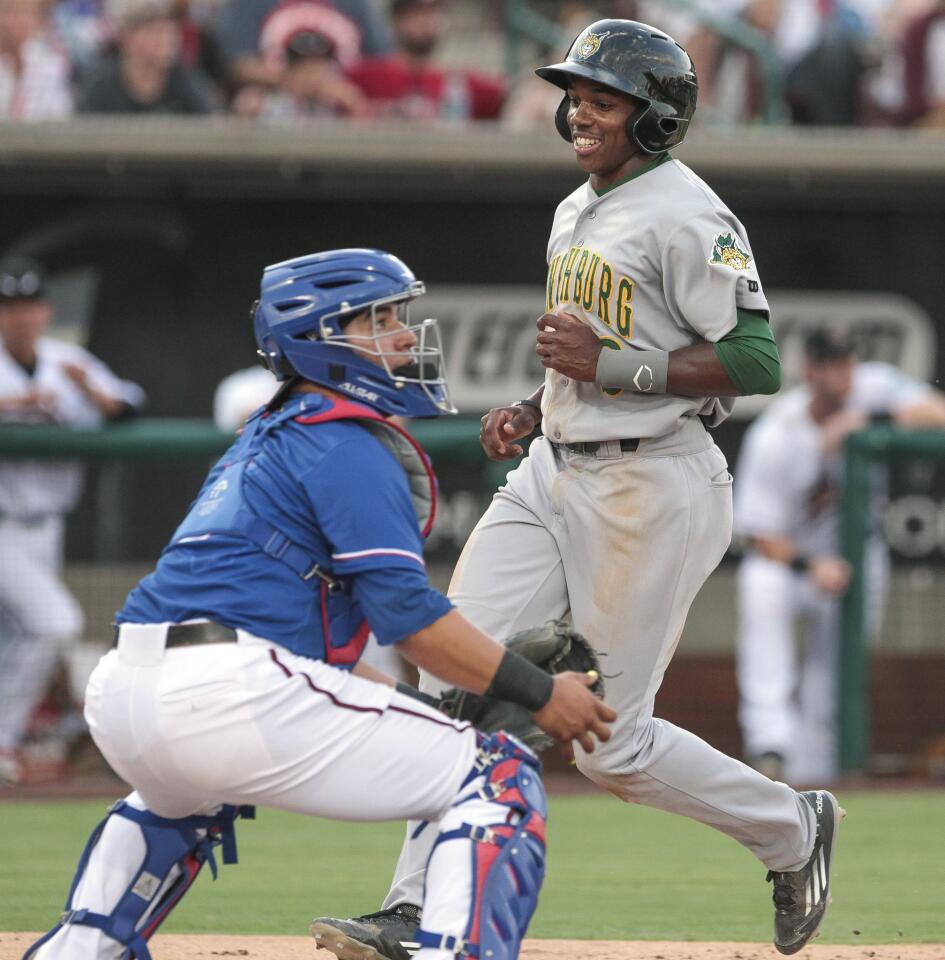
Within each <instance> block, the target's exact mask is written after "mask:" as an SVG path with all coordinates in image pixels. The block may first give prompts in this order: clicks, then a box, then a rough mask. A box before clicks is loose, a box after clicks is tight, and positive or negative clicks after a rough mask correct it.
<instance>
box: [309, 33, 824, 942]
mask: <svg viewBox="0 0 945 960" xmlns="http://www.w3.org/2000/svg"><path fill="white" fill-rule="evenodd" d="M538 73H539V75H540V76H542V77H544V78H545V79H547V80H549V81H551V82H552V83H555V84H557V85H558V86H560V87H562V88H563V89H564V90H565V96H564V99H563V100H562V103H561V105H560V107H559V109H558V113H557V115H556V126H557V128H558V130H559V132H560V133H561V135H562V136H563V137H564V138H565V139H567V140H569V141H571V142H572V143H573V145H574V150H575V153H576V156H577V159H578V162H579V164H580V165H581V167H582V168H583V169H584V170H585V171H586V172H587V173H589V174H590V179H589V181H588V183H586V184H584V185H583V186H581V187H579V188H578V189H577V190H576V191H574V193H572V194H571V196H569V197H568V198H566V199H565V200H564V202H563V203H562V204H561V205H560V206H559V207H558V210H557V213H556V215H555V219H554V225H553V226H552V230H551V237H550V240H549V244H548V280H547V302H546V309H547V311H548V312H547V313H545V314H544V315H543V316H542V317H541V318H539V320H538V328H539V332H538V336H537V352H538V355H539V357H540V358H541V360H542V363H543V364H544V365H545V366H546V367H547V368H548V372H547V375H546V378H545V383H544V385H543V387H542V388H541V390H540V391H538V392H536V394H535V395H534V396H533V397H531V398H529V399H528V400H527V401H524V405H523V404H518V405H513V406H510V407H503V408H500V409H497V410H492V411H490V412H489V413H488V414H487V415H486V416H485V417H483V424H482V432H481V439H482V443H483V446H484V448H485V450H486V452H487V453H488V454H489V455H490V456H491V457H493V458H494V459H509V458H511V457H514V456H517V455H518V454H519V453H521V448H520V446H519V445H518V444H517V443H515V441H516V440H518V439H521V438H522V437H524V436H526V435H527V434H528V433H530V432H531V431H532V430H533V429H534V428H535V427H536V426H537V424H538V423H539V421H540V422H541V423H542V432H543V434H544V436H542V437H539V438H538V439H536V440H535V441H534V443H533V444H532V445H531V448H530V450H529V455H528V457H527V458H526V459H525V460H524V461H523V462H522V463H521V465H520V466H519V467H518V468H517V469H515V470H513V471H512V472H511V473H509V475H508V479H507V483H506V485H505V486H504V487H502V488H501V489H500V490H499V492H498V493H497V494H496V496H495V498H494V499H493V501H492V505H491V506H490V508H489V509H488V511H487V512H486V514H485V515H484V516H483V518H482V519H481V521H480V522H479V524H478V525H477V526H476V528H475V530H474V531H473V532H472V534H471V536H470V538H469V541H468V543H467V544H466V547H465V549H464V550H463V553H462V555H461V557H460V559H459V562H458V565H457V567H456V571H455V573H454V577H453V581H452V583H451V585H450V590H449V595H450V598H451V599H452V600H453V601H454V602H455V603H456V605H457V607H458V608H459V609H460V610H462V611H463V613H464V614H465V615H466V616H467V617H469V618H470V619H471V620H472V621H473V622H474V623H476V624H477V625H479V626H480V627H482V628H483V629H484V630H486V631H488V632H490V633H492V634H493V635H494V636H499V637H506V636H508V635H510V634H511V633H513V632H515V631H517V630H519V629H522V628H526V627H531V626H534V625H536V624H538V623H541V622H542V621H545V620H547V619H549V618H557V617H561V616H562V615H564V614H566V613H567V612H568V611H570V613H571V616H572V619H573V622H574V626H575V628H576V629H577V630H578V631H580V632H581V633H583V634H584V635H585V636H586V637H587V638H588V639H589V640H590V641H591V643H592V644H593V645H594V647H595V648H596V649H597V650H598V652H599V653H600V655H601V662H602V666H603V670H604V671H605V674H606V676H607V678H608V679H607V696H608V701H609V702H610V703H612V705H613V706H614V707H615V708H616V709H617V711H618V719H617V721H616V724H615V726H614V735H613V737H612V739H611V740H610V741H609V742H608V743H607V744H604V745H602V746H601V747H600V748H598V749H597V750H596V751H595V752H594V753H593V754H590V755H588V754H585V753H584V752H583V751H581V750H576V751H575V753H576V759H577V765H578V767H579V769H580V770H581V771H582V772H583V773H584V774H585V775H586V776H587V777H589V778H590V779H591V780H593V781H594V782H596V783H598V784H600V785H601V786H603V787H604V788H605V789H607V790H609V791H610V792H612V793H614V794H615V795H616V796H618V797H620V798H622V799H624V800H627V801H630V802H634V803H645V804H647V805H650V806H655V807H659V808H661V809H663V810H668V811H672V812H674V813H679V814H683V815H685V816H689V817H692V818H694V819H697V820H699V821H701V822H703V823H706V824H709V825H710V826H713V827H715V828H717V829H719V830H722V831H723V832H725V833H727V834H729V835H730V836H732V837H734V838H735V839H736V840H738V841H739V842H741V843H743V844H744V845H745V846H747V847H748V848H749V849H750V850H751V851H752V852H753V853H754V854H755V855H756V856H757V857H758V858H759V859H760V860H761V861H762V862H763V863H765V864H766V865H767V866H768V867H769V869H770V871H771V873H770V874H769V878H770V879H773V880H774V897H775V905H776V908H777V909H776V919H775V942H776V944H777V946H778V948H779V949H780V950H782V952H784V953H794V952H796V951H797V950H799V949H800V948H801V947H802V946H803V945H804V943H806V942H807V940H808V938H809V937H810V936H812V935H813V933H814V932H815V931H816V929H817V927H818V926H819V924H820V920H821V919H822V917H823V913H824V910H825V909H826V905H827V901H828V885H829V862H830V853H831V847H832V844H833V840H834V834H835V830H836V825H837V822H838V820H839V808H838V806H837V804H836V801H835V799H834V798H833V797H832V796H831V795H830V794H827V793H825V792H823V791H818V792H812V793H809V794H803V795H802V794H798V793H796V792H795V791H794V790H792V789H791V788H790V787H788V786H787V785H785V784H783V783H774V782H772V781H770V780H768V779H767V778H765V777H763V776H761V775H760V774H758V773H757V772H756V771H754V770H752V769H751V768H749V767H748V766H746V765H745V764H743V763H740V762H739V761H737V760H734V759H732V758H730V757H727V756H725V755H724V754H721V753H719V752H718V751H716V750H714V749H713V748H712V747H710V746H709V745H708V744H707V743H705V742H703V741H702V740H700V739H698V738H697V737H695V736H693V735H692V734H691V733H688V732H687V731H685V730H681V729H679V728H678V727H675V726H673V725H672V724H669V723H666V722H665V721H663V720H658V719H656V718H654V716H653V705H654V699H655V697H656V693H657V690H658V689H659V686H660V683H661V681H662V678H663V673H664V671H665V670H666V667H667V666H668V664H669V662H670V659H671V657H672V655H673V652H674V650H675V648H676V644H677V642H678V640H679V637H680V634H681V632H682V629H683V626H684V623H685V620H686V615H687V612H688V610H689V606H690V604H691V603H692V601H693V598H694V597H695V595H696V593H697V592H698V591H699V589H700V588H701V586H702V584H703V583H704V582H705V579H706V578H707V577H708V576H709V574H710V573H711V572H712V570H713V569H714V568H715V566H716V565H717V564H718V562H719V561H720V560H721V558H722V556H723V554H724V553H725V550H726V548H727V547H728V544H729V540H730V536H731V524H732V499H731V487H732V478H731V475H730V474H729V472H728V469H727V465H726V461H725V457H724V456H723V455H722V453H721V452H720V451H719V449H718V448H717V447H716V446H715V444H714V442H713V440H712V437H711V436H710V435H709V433H708V432H707V431H706V427H705V424H706V423H708V424H710V425H711V424H714V423H718V422H719V421H721V420H722V419H724V418H725V416H727V414H728V413H729V412H730V410H731V408H732V404H733V402H734V399H733V398H734V397H735V396H737V395H739V394H741V393H748V392H774V391H775V390H777V388H778V386H779V384H780V373H779V370H780V367H779V359H778V355H777V350H776V347H775V344H774V341H773V338H772V337H771V333H770V329H769V327H768V324H767V314H766V311H767V302H766V300H765V297H764V293H763V291H762V288H761V282H760V280H759V276H758V272H757V270H756V264H755V260H754V255H753V253H752V250H751V247H750V245H749V243H748V239H747V236H746V233H745V230H744V228H743V226H742V225H741V224H740V223H739V222H738V220H737V219H736V218H735V217H734V216H733V215H732V213H731V212H730V211H729V210H728V208H727V207H726V206H725V205H724V204H723V203H722V201H721V200H720V199H719V198H718V197H717V196H716V195H715V194H714V193H713V192H712V191H711V190H710V189H709V187H707V186H706V184H705V183H703V182H702V181H701V180H700V179H699V178H698V177H697V176H695V174H693V173H692V171H691V170H689V169H688V168H687V167H685V166H684V165H683V164H681V163H680V162H679V161H677V160H674V159H672V158H671V157H670V155H669V154H668V153H667V150H668V148H670V147H672V146H674V145H675V144H677V143H679V142H680V141H681V140H682V138H683V136H684V134H685V130H686V126H687V125H688V122H689V119H690V118H691V116H692V112H693V110H694V108H695V99H696V81H695V75H694V72H693V70H692V65H691V62H690V60H689V57H688V55H687V54H686V53H685V51H683V50H682V48H681V47H680V46H679V45H678V44H676V43H675V42H674V41H673V40H672V39H671V38H669V37H667V36H666V35H665V34H662V33H661V32H660V31H659V30H656V29H655V28H653V27H650V26H647V25H646V24H638V23H635V22H632V21H623V20H605V21H600V22H598V23H595V24H593V25H591V26H590V27H588V28H587V29H586V30H585V31H584V32H583V33H582V34H581V35H580V36H579V37H578V38H577V39H576V40H575V42H574V44H573V45H572V47H571V50H570V52H569V54H568V57H567V59H566V60H565V62H564V63H561V64H557V65H555V66H553V67H546V68H542V69H541V70H539V71H538ZM654 76H658V77H659V80H660V82H659V84H656V83H655V82H654V81H653V77H654ZM539 398H540V400H539ZM539 402H540V411H539V409H538V407H539ZM441 688H442V685H441V684H439V683H438V682H437V681H436V679H435V678H432V677H429V676H422V677H421V689H424V690H426V691H428V692H432V691H435V690H437V689H441ZM425 842H426V838H425V837H424V836H423V834H422V833H421V834H419V835H418V834H417V833H416V831H415V829H414V825H408V834H407V841H406V842H405V845H404V848H403V851H402V854H401V857H400V860H399V862H398V864H397V869H396V875H395V878H394V883H393V886H392V888H391V891H390V893H389V895H388V898H387V900H386V902H385V904H384V906H385V911H382V912H381V913H377V914H370V915H366V916H365V917H364V918H356V919H354V920H329V919H328V918H324V919H323V920H321V921H319V922H321V923H325V924H328V923H332V924H334V928H335V929H338V930H339V931H340V932H343V933H345V934H346V935H347V936H351V937H355V938H356V939H359V940H360V941H361V942H362V943H364V944H366V945H368V946H370V947H373V948H374V949H375V951H376V952H377V954H378V955H380V956H382V957H383V956H388V957H389V956H390V955H389V954H386V953H385V950H384V944H381V943H379V942H378V939H377V932H378V931H382V932H385V933H386V935H387V938H388V940H389V939H390V938H391V937H392V936H396V938H397V939H398V940H399V941H400V943H401V944H404V943H409V942H410V941H411V939H412V937H411V935H410V932H411V923H412V921H415V918H416V910H417V907H418V905H419V904H420V897H421V891H422V886H423V864H424V861H425V857H426V851H425V849H424V847H425ZM815 872H816V878H815V879H813V880H812V877H814V873H815ZM805 886H806V887H807V888H808V889H809V890H812V891H813V896H804V895H802V894H801V891H802V890H803V889H804V888H805ZM632 925H633V920H632V918H630V919H629V920H628V932H629V931H630V930H632V929H633V926H632ZM390 960H403V953H402V952H400V953H397V955H396V956H395V957H390Z"/></svg>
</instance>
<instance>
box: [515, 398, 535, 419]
mask: <svg viewBox="0 0 945 960" xmlns="http://www.w3.org/2000/svg"><path fill="white" fill-rule="evenodd" d="M512 406H513V407H534V408H535V409H536V410H537V411H538V419H539V420H541V404H540V403H539V402H538V401H537V400H516V401H515V403H513V404H512Z"/></svg>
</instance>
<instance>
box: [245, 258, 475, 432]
mask: <svg viewBox="0 0 945 960" xmlns="http://www.w3.org/2000/svg"><path fill="white" fill-rule="evenodd" d="M424 290H425V288H424V285H423V283H422V282H421V281H419V280H417V278H416V276H415V275H414V273H413V271H412V270H410V268H409V267H408V266H407V265H406V264H405V263H403V261H401V260H398V259H397V257H395V256H393V255H392V254H389V253H385V252H384V251H383V250H373V249H367V248H361V247H352V248H344V249H340V250H327V251H324V252H322V253H314V254H309V255H306V256H303V257H297V258H295V259H294V260H286V261H284V262H282V263H277V264H273V265H272V266H270V267H267V268H266V270H265V271H264V273H263V278H262V281H261V283H260V297H259V304H258V306H257V307H256V309H255V311H254V313H253V327H254V330H255V333H256V343H257V346H258V347H259V351H258V353H259V357H260V359H261V360H262V362H263V363H264V365H265V366H266V367H267V368H268V369H269V370H271V371H272V372H273V373H274V374H275V376H276V377H277V378H278V379H280V380H287V379H289V378H290V377H292V376H300V377H304V378H306V379H308V380H311V381H312V382H313V383H318V384H321V385H323V386H326V387H330V388H331V389H333V390H335V391H337V392H339V393H341V394H344V395H346V396H348V397H350V398H352V399H353V400H355V401H358V402H360V403H364V404H367V405H368V406H371V407H373V408H374V409H375V410H377V411H379V412H381V413H383V414H387V415H399V416H404V417H436V416H440V415H441V414H444V413H456V408H455V407H454V406H453V404H452V403H451V402H450V399H449V393H448V391H447V387H446V375H445V367H444V362H443V350H442V347H441V344H440V337H439V332H438V329H437V322H436V320H421V321H418V322H414V321H413V320H412V319H410V316H409V306H410V302H411V301H413V300H415V299H416V298H417V297H420V296H422V295H423V293H424Z"/></svg>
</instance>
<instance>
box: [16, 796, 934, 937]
mask: <svg viewBox="0 0 945 960" xmlns="http://www.w3.org/2000/svg"><path fill="white" fill-rule="evenodd" d="M838 795H839V797H840V800H841V803H842V804H843V805H844V806H845V807H846V809H847V812H848V814H849V815H848V817H847V819H846V821H845V822H844V824H843V826H842V828H841V831H840V838H839V843H838V848H837V856H836V870H835V874H834V904H833V907H832V909H831V911H830V914H829V915H828V917H827V920H826V921H825V923H824V927H823V931H822V938H821V941H820V942H821V943H834V944H857V943H862V944H864V945H865V944H897V943H898V944H903V945H905V944H909V943H945V847H943V841H945V792H942V791H941V790H939V791H921V790H915V791H903V792H892V791H876V792H870V791H864V792H850V793H844V792H843V791H838ZM104 806H105V804H104V803H103V802H102V801H73V802H57V801H33V802H29V803H27V802H10V803H4V804H0V930H3V931H16V930H41V929H46V928H48V927H49V926H50V925H51V924H52V923H53V922H54V921H55V919H56V917H57V916H58V914H59V912H60V911H61V909H62V907H63V901H64V898H65V895H66V892H67V890H68V885H69V882H70V880H71V878H72V872H73V869H74V865H75V862H76V860H77V857H78V855H79V853H80V852H81V850H82V847H83V845H84V843H85V840H86V838H87V836H88V833H89V831H90V829H91V827H92V826H93V825H94V824H95V823H96V822H97V820H98V819H99V818H100V817H101V816H102V814H103V812H104ZM401 837H402V826H401V825H400V824H370V825H368V824H344V823H333V822H329V821H325V820H314V819H309V818H306V817H302V816H298V815H292V814H285V813H279V812H276V811H272V810H260V811H259V813H258V819H257V820H256V821H255V822H252V821H246V822H240V823H239V824H238V840H239V855H240V862H239V864H238V865H237V866H226V867H224V866H222V865H221V867H220V875H219V879H218V880H217V881H216V882H215V883H214V882H211V879H210V874H209V871H204V872H203V873H202V874H201V876H200V877H199V879H198V881H197V883H196V884H195V886H194V888H193V889H192V890H191V891H190V893H189V894H188V895H187V897H186V899H185V900H184V901H183V902H182V903H181V905H180V906H179V907H178V908H177V910H176V911H175V912H174V914H173V915H172V917H171V918H170V919H169V920H168V922H167V924H166V925H165V926H164V928H163V930H164V932H166V933H189V932H196V933H226V934H299V935H304V934H305V933H306V932H307V927H308V921H309V920H310V919H311V918H312V917H313V916H316V915H326V914H327V915H336V916H348V915H351V914H352V913H361V912H365V911H368V910H373V909H377V907H378V906H379V904H380V900H381V898H382V896H383V894H384V893H385V892H386V889H387V882H388V879H389V876H390V872H391V868H392V866H393V863H394V860H395V858H396V855H397V852H398V850H399V848H400V841H401ZM769 898H770V887H769V885H767V884H766V883H765V882H764V868H763V867H761V866H760V865H759V864H758V862H757V861H756V860H755V859H754V858H753V857H752V856H751V855H750V854H749V853H748V852H747V851H746V850H744V849H743V848H741V847H740V846H739V845H738V844H736V843H734V842H733V841H731V840H729V839H728V838H726V837H724V836H722V835H721V834H718V833H716V832H715V831H713V830H710V829H708V828H706V827H703V826H701V825H699V824H696V823H693V822H690V821H687V820H684V819H682V818H680V817H673V816H670V815H668V814H664V813H660V812H658V811H653V810H649V809H646V808H642V807H636V806H627V805H625V804H622V803H620V802H619V801H617V800H615V799H613V798H611V797H609V796H606V795H579V796H560V797H553V798H552V800H551V812H550V820H549V854H548V874H547V878H546V883H545V887H544V891H543V894H542V898H541V903H540V906H539V909H538V912H537V914H536V916H535V918H534V921H533V923H532V926H531V929H530V931H529V936H531V937H538V938H567V939H595V940H684V941H689V940H727V941H732V940H734V941H754V942H763V941H764V940H766V939H767V938H768V936H769V932H770V926H771V907H770V899H769ZM904 955H908V951H906V953H904Z"/></svg>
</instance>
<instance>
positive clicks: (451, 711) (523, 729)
mask: <svg viewBox="0 0 945 960" xmlns="http://www.w3.org/2000/svg"><path fill="white" fill-rule="evenodd" d="M506 646H507V647H508V648H509V650H513V651H514V652H515V653H517V654H519V656H522V657H525V659H526V660H530V661H531V662H532V663H534V664H535V665H536V666H538V667H541V668H542V670H546V671H547V672H548V673H550V674H552V675H554V674H557V673H564V672H566V671H568V670H574V671H576V672H577V673H587V672H588V671H589V670H595V671H596V672H597V679H596V680H595V681H594V684H593V686H592V687H591V690H592V691H593V692H594V694H595V695H596V696H598V697H600V698H601V699H602V700H603V698H604V681H603V680H602V679H601V670H600V662H599V661H598V659H597V654H596V653H595V651H594V649H593V647H591V645H590V644H589V643H588V642H587V640H586V639H585V638H584V637H583V636H582V635H581V634H580V633H578V632H577V630H574V629H573V628H572V627H571V626H570V625H569V624H567V623H565V622H564V621H563V620H550V621H549V622H548V623H546V624H543V625H542V626H540V627H532V628H531V629H530V630H522V631H520V632H519V633H515V634H513V635H512V636H511V637H509V639H508V642H507V643H506ZM440 709H441V710H442V711H443V712H444V713H445V714H446V715H447V716H450V717H453V718H454V719H455V720H468V721H469V722H470V723H472V724H473V726H475V727H478V728H479V729H480V730H482V731H484V732H485V733H493V732H494V731H496V730H505V731H507V732H508V733H511V734H513V735H514V736H516V737H518V739H519V740H521V741H523V742H524V743H526V744H527V745H528V746H529V747H531V749H532V750H534V751H535V752H536V753H540V752H541V751H542V750H546V749H547V748H548V747H550V746H551V745H552V744H553V743H554V740H552V738H551V737H549V736H548V734H547V733H545V732H544V730H542V729H541V728H540V727H539V726H538V724H536V723H535V721H534V720H533V719H532V715H531V714H530V713H529V712H528V709H527V708H526V707H523V706H522V705H521V704H518V703H511V702H510V701H508V700H497V699H495V698H494V697H490V696H486V695H485V694H477V693H469V692H468V691H466V690H459V689H457V688H456V687H453V688H451V689H449V690H447V691H445V693H444V694H443V696H442V698H441V700H440Z"/></svg>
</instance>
